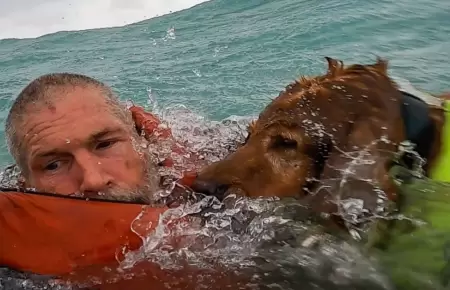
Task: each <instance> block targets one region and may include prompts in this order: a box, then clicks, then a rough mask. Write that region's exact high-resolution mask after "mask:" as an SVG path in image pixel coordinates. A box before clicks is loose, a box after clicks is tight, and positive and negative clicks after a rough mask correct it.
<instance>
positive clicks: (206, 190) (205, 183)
mask: <svg viewBox="0 0 450 290" xmlns="http://www.w3.org/2000/svg"><path fill="white" fill-rule="evenodd" d="M229 187H230V186H229V185H227V184H221V183H218V182H215V181H210V180H202V179H198V178H197V179H196V180H194V182H193V184H192V189H193V190H194V191H196V192H199V193H203V194H206V195H212V196H215V197H217V198H219V199H223V198H224V197H225V193H226V192H227V190H228V188H229Z"/></svg>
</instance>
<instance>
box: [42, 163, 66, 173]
mask: <svg viewBox="0 0 450 290" xmlns="http://www.w3.org/2000/svg"><path fill="white" fill-rule="evenodd" d="M61 165H62V162H61V161H53V162H51V163H49V164H47V165H46V166H45V167H44V169H45V170H46V171H55V170H58V169H59V168H60V167H61Z"/></svg>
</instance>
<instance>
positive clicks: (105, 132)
mask: <svg viewBox="0 0 450 290" xmlns="http://www.w3.org/2000/svg"><path fill="white" fill-rule="evenodd" d="M124 132H126V131H125V130H124V129H123V128H106V129H103V130H100V131H98V132H95V133H93V134H91V135H90V136H89V137H88V139H87V142H88V143H90V142H95V141H98V140H99V139H102V138H104V137H106V136H108V135H113V134H120V133H124ZM63 154H66V152H64V151H61V150H58V149H53V150H48V151H42V152H39V153H37V154H36V153H34V154H32V157H33V158H45V157H49V156H55V155H63Z"/></svg>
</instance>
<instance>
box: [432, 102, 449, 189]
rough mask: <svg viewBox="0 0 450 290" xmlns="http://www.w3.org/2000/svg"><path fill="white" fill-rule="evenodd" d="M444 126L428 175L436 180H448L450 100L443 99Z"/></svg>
mask: <svg viewBox="0 0 450 290" xmlns="http://www.w3.org/2000/svg"><path fill="white" fill-rule="evenodd" d="M443 108H444V110H445V113H444V118H445V121H444V128H443V130H442V137H441V138H442V149H441V152H440V153H439V156H438V159H437V160H436V163H435V166H434V167H433V168H432V169H431V172H430V177H431V179H433V180H436V181H442V182H450V102H449V101H444V104H443Z"/></svg>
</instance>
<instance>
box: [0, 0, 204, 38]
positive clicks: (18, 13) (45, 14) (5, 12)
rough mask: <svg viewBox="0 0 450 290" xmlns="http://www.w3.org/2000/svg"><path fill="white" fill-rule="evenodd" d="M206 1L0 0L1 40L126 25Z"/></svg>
mask: <svg viewBox="0 0 450 290" xmlns="http://www.w3.org/2000/svg"><path fill="white" fill-rule="evenodd" d="M205 1H206V0H0V39H4V38H32V37H39V36H42V35H45V34H48V33H53V32H57V31H66V30H69V31H72V30H84V29H91V28H104V27H115V26H123V25H126V24H130V23H134V22H139V21H142V20H145V19H149V18H152V17H155V16H159V15H163V14H167V13H170V12H175V11H179V10H183V9H187V8H190V7H192V6H194V5H197V4H199V3H202V2H205Z"/></svg>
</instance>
